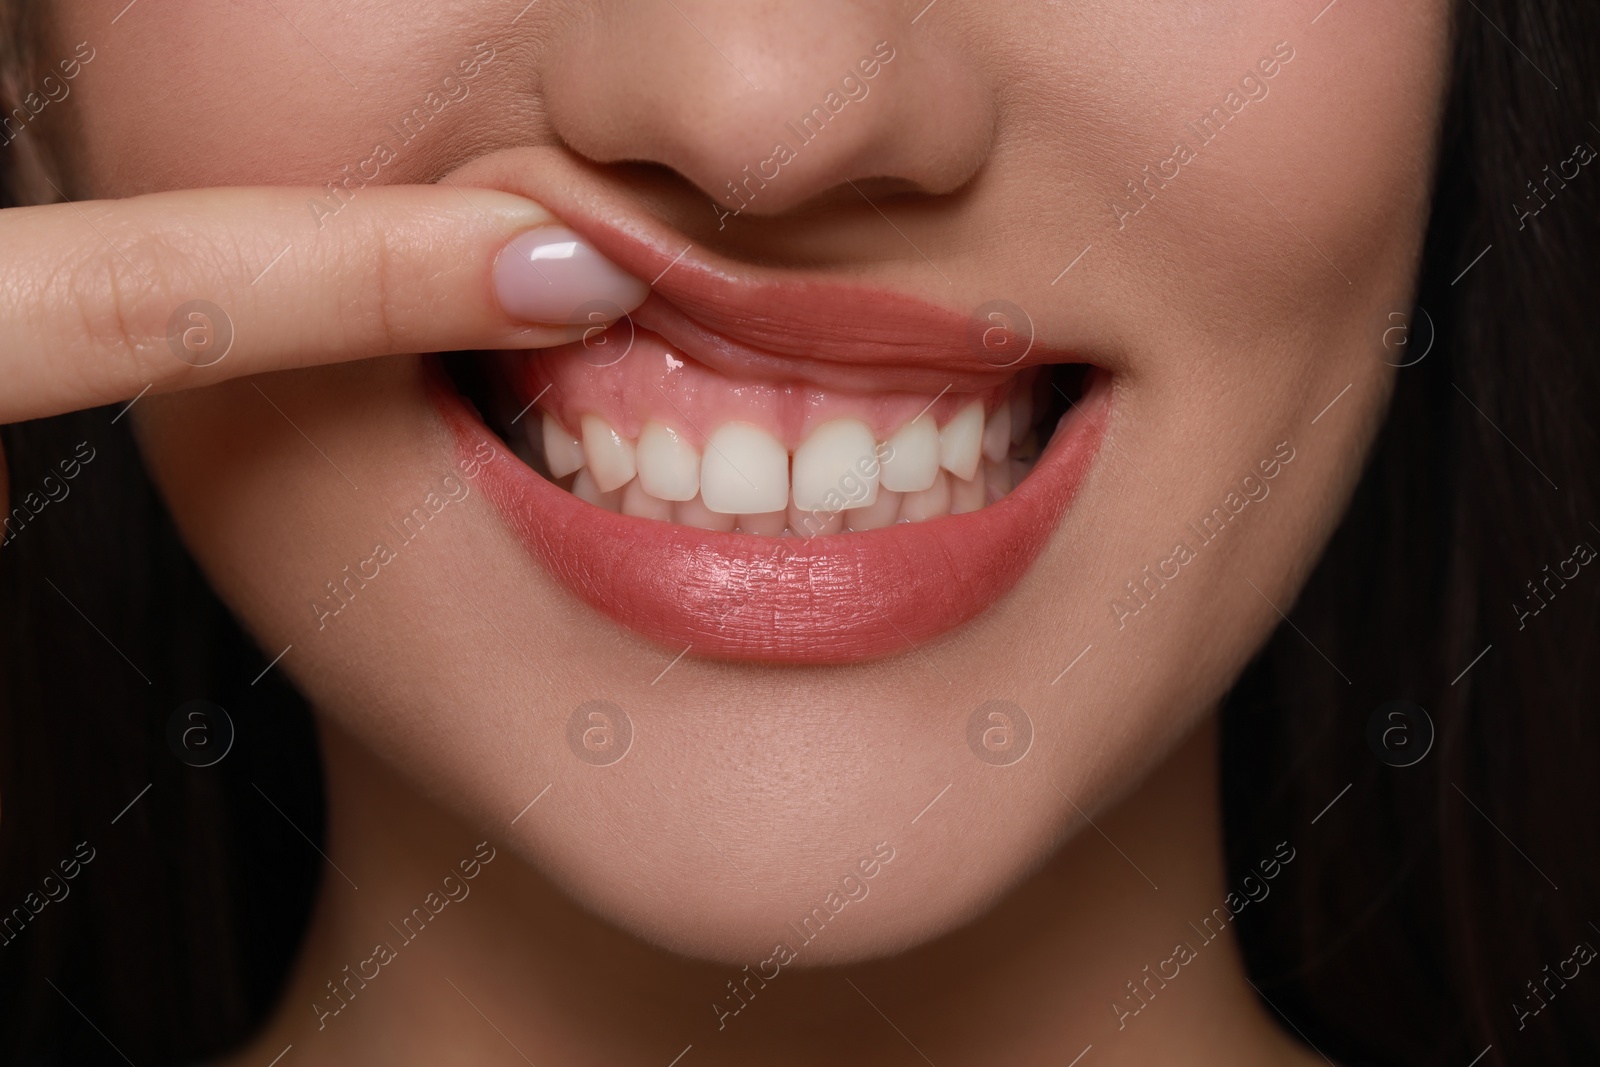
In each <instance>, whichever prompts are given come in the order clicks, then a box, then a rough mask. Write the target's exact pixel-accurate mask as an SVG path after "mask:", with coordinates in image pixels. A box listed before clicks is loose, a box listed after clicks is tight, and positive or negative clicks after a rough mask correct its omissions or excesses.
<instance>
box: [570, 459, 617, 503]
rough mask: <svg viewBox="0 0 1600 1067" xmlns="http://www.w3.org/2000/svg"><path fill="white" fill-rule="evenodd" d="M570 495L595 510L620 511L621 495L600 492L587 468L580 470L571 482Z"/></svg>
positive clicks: (614, 491)
mask: <svg viewBox="0 0 1600 1067" xmlns="http://www.w3.org/2000/svg"><path fill="white" fill-rule="evenodd" d="M572 495H573V496H575V497H577V498H578V499H579V500H584V501H587V502H588V503H590V504H593V505H594V506H595V507H597V508H605V509H606V510H607V511H621V510H622V494H621V493H619V492H617V491H616V490H612V491H611V492H609V493H607V492H602V491H601V489H600V487H599V486H598V485H596V484H595V480H594V475H593V474H590V473H589V468H587V467H585V468H583V469H582V470H580V471H579V472H578V476H577V477H576V478H574V479H573V480H572Z"/></svg>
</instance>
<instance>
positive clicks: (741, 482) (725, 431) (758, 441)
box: [700, 422, 789, 515]
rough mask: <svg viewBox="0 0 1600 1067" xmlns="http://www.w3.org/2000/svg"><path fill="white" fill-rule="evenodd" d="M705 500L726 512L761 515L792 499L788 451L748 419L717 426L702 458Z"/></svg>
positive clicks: (721, 511)
mask: <svg viewBox="0 0 1600 1067" xmlns="http://www.w3.org/2000/svg"><path fill="white" fill-rule="evenodd" d="M700 499H701V500H703V501H704V502H705V506H706V507H708V508H710V509H711V510H712V511H715V512H719V513H721V514H723V515H762V514H765V513H766V512H769V511H782V510H784V508H786V507H787V506H788V504H789V453H788V452H787V451H785V450H784V447H783V445H782V444H780V443H779V442H778V439H777V438H776V437H774V436H772V435H771V434H770V433H768V432H767V431H765V430H763V429H762V428H761V427H759V426H752V425H751V424H750V423H748V422H729V423H724V424H723V425H722V426H719V427H717V429H716V432H714V433H713V434H712V435H711V439H710V440H709V441H707V442H706V454H705V455H704V456H703V457H702V458H701V460H700Z"/></svg>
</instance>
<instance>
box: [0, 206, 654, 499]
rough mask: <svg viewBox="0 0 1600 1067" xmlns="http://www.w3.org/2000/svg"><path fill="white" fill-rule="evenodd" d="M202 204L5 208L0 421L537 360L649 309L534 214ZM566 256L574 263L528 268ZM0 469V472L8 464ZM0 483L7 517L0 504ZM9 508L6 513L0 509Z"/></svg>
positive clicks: (628, 286)
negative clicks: (308, 375) (335, 367)
mask: <svg viewBox="0 0 1600 1067" xmlns="http://www.w3.org/2000/svg"><path fill="white" fill-rule="evenodd" d="M326 195H327V194H326V193H325V191H324V190H320V189H316V190H306V189H294V188H260V189H207V190H194V191H182V192H171V193H158V194H154V195H149V196H141V197H136V198H133V199H129V200H116V201H95V202H86V203H77V204H51V205H48V206H44V207H26V208H12V209H9V210H5V211H0V248H3V249H5V255H4V257H3V258H0V293H3V294H4V298H3V300H0V382H4V383H5V387H4V390H3V391H0V423H9V422H14V421H20V420H24V419H36V418H43V417H45V416H49V415H57V414H60V413H62V412H65V411H72V410H76V409H78V408H85V407H93V406H95V405H99V404H107V403H113V402H116V401H124V400H131V399H133V398H134V397H136V396H138V395H139V394H140V393H142V392H143V391H145V390H146V389H148V390H150V391H152V392H166V391H170V390H174V389H188V388H193V387H196V386H203V385H211V384H214V383H216V382H219V381H223V380H225V379H228V378H234V377H239V376H242V375H246V374H258V373H261V372H263V371H271V370H279V369H284V368H290V367H306V366H314V365H317V364H322V363H337V362H341V361H344V360H354V359H367V358H370V357H374V356H384V355H395V354H400V353H413V352H436V351H451V350H456V349H480V348H544V347H549V346H552V345H557V344H563V343H566V342H568V341H573V340H576V339H578V338H579V337H580V336H582V334H583V332H584V330H585V329H588V328H592V326H593V323H592V322H589V323H585V324H584V325H566V323H574V322H580V321H582V320H581V319H574V318H573V309H574V308H575V307H577V306H579V305H581V304H583V303H585V302H587V301H592V300H603V301H607V302H609V303H611V304H614V305H616V307H617V309H618V310H619V311H620V312H627V311H631V310H633V309H634V308H635V307H637V306H638V305H639V303H640V302H642V301H643V300H644V297H645V296H646V295H647V293H648V288H647V287H646V286H645V285H644V283H642V282H639V281H637V280H636V279H633V278H630V277H628V276H627V275H625V274H623V273H622V272H621V271H619V270H618V269H617V268H616V267H614V266H612V265H611V264H610V263H609V262H607V261H606V260H604V259H603V258H601V257H600V256H599V254H598V253H595V252H594V251H593V250H592V249H590V248H589V247H588V246H587V245H586V244H585V243H583V242H582V241H581V240H580V241H578V243H577V245H576V246H574V247H575V248H576V254H575V255H573V254H571V253H572V251H573V248H572V247H563V245H564V244H565V242H568V241H571V240H573V239H574V238H575V236H576V235H574V234H572V233H571V232H570V231H567V230H565V229H561V228H557V227H558V225H559V224H558V221H557V220H556V219H555V218H554V217H553V216H551V215H550V213H549V212H547V211H545V210H544V209H543V208H542V207H540V206H539V205H538V204H535V203H534V202H533V201H531V200H526V199H523V198H521V197H517V196H512V195H510V194H506V193H500V192H492V191H487V190H482V189H463V188H460V187H457V186H455V185H453V184H452V185H444V186H439V185H423V186H388V187H368V188H366V189H363V190H362V191H361V194H360V196H359V197H356V198H354V199H352V200H350V201H348V202H347V203H346V204H345V206H344V207H343V209H342V210H340V211H339V213H338V214H337V215H336V216H331V217H328V216H327V213H323V215H324V217H322V218H320V219H318V218H317V217H316V216H315V215H314V214H313V213H312V212H311V211H310V210H309V209H308V204H309V203H311V202H313V201H323V200H325V199H326ZM546 236H548V237H549V238H550V239H552V240H555V241H557V242H560V244H558V245H556V246H555V247H556V248H558V249H560V250H561V251H563V252H565V253H567V254H566V255H558V256H554V257H547V256H539V257H537V258H535V257H534V256H533V254H532V251H531V250H532V249H533V248H535V247H538V246H541V245H550V241H549V240H546V239H545V237H546ZM3 459H4V457H3V454H0V461H3ZM5 488H6V487H5V480H4V477H3V468H0V505H4V504H5V503H6V493H5ZM0 512H3V507H0Z"/></svg>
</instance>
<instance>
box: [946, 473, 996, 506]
mask: <svg viewBox="0 0 1600 1067" xmlns="http://www.w3.org/2000/svg"><path fill="white" fill-rule="evenodd" d="M988 502H989V490H988V487H987V486H986V485H985V484H984V476H983V471H982V470H981V469H980V470H978V471H977V472H976V473H974V474H973V476H972V477H971V478H970V479H969V478H955V479H952V480H951V484H950V514H952V515H965V514H966V513H967V512H969V511H977V510H978V509H979V508H981V507H983V506H984V505H985V504H987V503H988Z"/></svg>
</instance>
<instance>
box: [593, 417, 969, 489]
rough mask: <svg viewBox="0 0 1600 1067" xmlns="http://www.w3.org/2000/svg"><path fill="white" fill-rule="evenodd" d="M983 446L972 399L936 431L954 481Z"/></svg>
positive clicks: (966, 475) (941, 460)
mask: <svg viewBox="0 0 1600 1067" xmlns="http://www.w3.org/2000/svg"><path fill="white" fill-rule="evenodd" d="M587 439H588V438H587V436H586V437H585V440H587ZM982 446H983V404H982V403H981V402H980V401H977V400H974V401H973V402H972V403H970V404H968V405H967V406H966V407H964V408H962V409H961V410H960V411H959V412H958V413H957V414H956V417H955V418H953V419H951V420H950V421H949V422H947V423H945V425H944V429H942V430H940V431H939V465H940V466H942V467H943V468H944V469H945V470H947V471H949V472H950V473H951V474H953V475H955V476H956V477H957V478H960V479H962V480H963V481H969V480H971V478H972V475H973V474H974V473H975V472H976V471H977V469H978V456H979V455H980V454H981V451H982Z"/></svg>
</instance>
